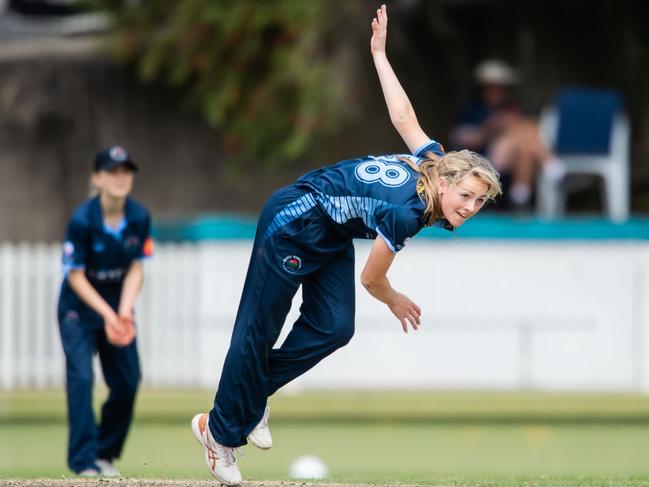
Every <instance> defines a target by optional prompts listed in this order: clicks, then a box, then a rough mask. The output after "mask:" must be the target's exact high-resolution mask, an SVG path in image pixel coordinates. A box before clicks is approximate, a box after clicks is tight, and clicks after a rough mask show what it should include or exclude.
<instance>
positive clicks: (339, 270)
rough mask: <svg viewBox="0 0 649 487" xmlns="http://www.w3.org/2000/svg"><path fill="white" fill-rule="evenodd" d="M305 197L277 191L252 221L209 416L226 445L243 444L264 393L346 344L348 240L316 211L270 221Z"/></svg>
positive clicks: (350, 280)
mask: <svg viewBox="0 0 649 487" xmlns="http://www.w3.org/2000/svg"><path fill="white" fill-rule="evenodd" d="M305 194H306V191H305V190H303V189H300V188H297V187H295V186H288V187H286V188H283V189H280V190H278V191H277V192H276V193H274V194H273V196H271V198H270V199H269V201H268V202H267V203H266V206H265V207H264V209H263V211H262V214H261V216H260V219H259V224H258V226H257V234H256V237H255V242H254V246H253V250H252V257H251V259H250V265H249V267H248V273H247V276H246V281H245V285H244V288H243V294H242V296H241V301H240V303H239V309H238V312H237V317H236V320H235V324H234V330H233V334H232V339H231V342H230V348H229V351H228V354H227V356H226V359H225V363H224V366H223V371H222V374H221V380H220V382H219V387H218V390H217V393H216V397H215V399H214V407H213V408H212V410H211V411H210V418H209V427H210V430H211V432H212V435H213V436H214V438H215V439H216V441H218V442H219V443H221V444H222V445H225V446H230V447H238V446H241V445H245V444H246V442H247V440H246V438H247V436H248V434H249V433H250V432H251V431H252V430H253V429H254V427H255V426H256V425H257V423H258V422H259V421H260V420H261V417H262V416H263V414H264V408H265V406H266V403H267V400H268V396H270V395H271V394H273V393H274V392H275V391H277V389H279V388H280V387H282V386H283V385H284V384H287V383H289V382H290V381H292V380H293V379H295V378H296V377H298V376H300V375H301V374H303V373H304V372H306V371H307V370H309V369H310V368H311V367H313V366H314V365H316V364H317V363H318V362H320V360H322V359H323V358H324V357H326V356H327V355H329V354H331V353H332V352H333V351H335V350H336V349H338V348H340V347H342V346H343V345H345V344H347V343H348V342H349V340H351V338H352V335H353V334H354V312H355V294H354V247H353V244H352V240H351V239H350V238H349V237H346V236H342V235H340V234H338V233H336V231H335V228H334V227H333V224H332V222H330V221H329V220H328V217H327V216H326V215H325V214H324V213H323V212H322V210H320V209H319V207H317V206H314V207H312V208H310V209H309V210H308V211H304V212H303V213H299V212H298V214H299V216H298V217H295V213H294V212H292V210H291V211H290V212H288V217H289V218H287V219H288V220H290V221H289V222H288V223H286V224H281V222H280V225H278V224H277V218H276V216H277V215H278V214H279V213H280V212H282V211H283V210H284V213H286V210H285V209H286V208H287V205H291V204H292V203H294V202H296V201H299V200H300V199H301V198H304V197H305V196H304V195H305ZM291 213H293V216H291ZM282 221H284V220H282ZM269 228H270V229H271V231H270V232H269ZM300 285H301V286H302V305H301V307H300V317H299V318H298V319H297V321H296V322H295V323H294V324H293V327H292V329H291V331H290V333H289V334H288V336H287V338H286V340H285V341H284V343H282V345H281V347H279V348H273V346H274V345H275V342H276V341H277V339H278V337H279V334H280V331H281V329H282V326H283V325H284V321H285V319H286V315H287V314H288V312H289V311H290V308H291V303H292V299H293V297H294V295H295V293H296V292H297V290H298V288H299V286H300Z"/></svg>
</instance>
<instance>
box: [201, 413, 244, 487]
mask: <svg viewBox="0 0 649 487" xmlns="http://www.w3.org/2000/svg"><path fill="white" fill-rule="evenodd" d="M208 420H209V415H208V414H205V413H203V414H197V415H196V416H194V418H193V419H192V432H193V433H194V437H195V438H196V440H197V441H198V442H199V443H200V444H201V446H202V447H203V450H204V451H205V463H207V466H208V467H209V468H210V472H212V475H214V476H215V477H216V479H217V480H218V481H219V482H221V483H222V484H225V485H239V484H240V483H241V472H240V471H239V466H238V465H237V459H236V458H235V456H234V448H230V447H228V446H223V445H221V444H219V443H217V442H216V440H215V439H214V438H213V437H212V433H211V432H210V428H209V427H208Z"/></svg>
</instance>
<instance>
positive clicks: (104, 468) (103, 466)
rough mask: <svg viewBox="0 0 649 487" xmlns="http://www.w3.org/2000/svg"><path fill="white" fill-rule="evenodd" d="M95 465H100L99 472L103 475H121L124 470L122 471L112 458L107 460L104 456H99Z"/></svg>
mask: <svg viewBox="0 0 649 487" xmlns="http://www.w3.org/2000/svg"><path fill="white" fill-rule="evenodd" d="M95 465H97V467H99V473H100V474H101V475H102V476H103V477H121V476H122V472H120V471H119V470H118V469H117V467H116V466H115V465H113V462H111V461H110V460H105V459H103V458H98V459H97V460H95Z"/></svg>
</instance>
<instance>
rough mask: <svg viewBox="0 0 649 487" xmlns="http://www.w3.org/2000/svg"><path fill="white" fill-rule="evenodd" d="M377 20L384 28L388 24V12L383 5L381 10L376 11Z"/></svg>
mask: <svg viewBox="0 0 649 487" xmlns="http://www.w3.org/2000/svg"><path fill="white" fill-rule="evenodd" d="M376 18H377V19H378V21H379V24H380V25H381V26H382V27H384V26H386V25H387V23H388V11H387V9H386V8H385V5H381V8H380V9H378V10H377V11H376Z"/></svg>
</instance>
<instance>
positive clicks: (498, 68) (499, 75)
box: [474, 59, 520, 86]
mask: <svg viewBox="0 0 649 487" xmlns="http://www.w3.org/2000/svg"><path fill="white" fill-rule="evenodd" d="M474 75H475V79H476V81H477V82H478V83H482V84H492V85H503V86H511V85H515V84H517V83H518V82H519V81H520V76H519V74H518V71H517V70H516V69H514V68H512V67H511V66H510V65H509V64H507V63H505V62H504V61H500V60H499V59H487V60H485V61H482V62H481V63H480V64H478V66H476V68H475V72H474Z"/></svg>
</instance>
